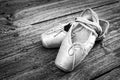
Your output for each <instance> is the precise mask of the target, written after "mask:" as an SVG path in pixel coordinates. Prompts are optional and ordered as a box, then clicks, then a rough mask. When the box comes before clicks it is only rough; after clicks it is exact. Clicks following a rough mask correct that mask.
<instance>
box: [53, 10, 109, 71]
mask: <svg viewBox="0 0 120 80" xmlns="http://www.w3.org/2000/svg"><path fill="white" fill-rule="evenodd" d="M99 24H101V25H99ZM101 26H104V27H105V28H106V27H107V28H108V26H109V23H108V22H107V21H104V20H99V19H98V16H97V14H96V13H95V12H94V11H93V10H92V9H86V10H85V11H84V12H83V13H82V15H81V17H78V18H77V19H76V25H75V26H72V27H70V29H69V31H68V33H67V34H66V36H65V38H64V39H63V41H62V44H61V46H60V49H59V52H58V55H57V57H56V59H55V64H56V66H57V67H58V68H60V69H61V70H63V71H67V72H69V71H72V70H74V68H75V67H76V66H78V65H79V64H80V63H81V61H82V60H84V59H85V57H86V56H87V55H88V53H89V51H90V50H91V49H92V47H93V45H94V43H95V41H96V39H97V38H102V36H104V35H103V33H104V32H103V30H102V28H101ZM104 31H105V30H104ZM105 32H106V31H105Z"/></svg>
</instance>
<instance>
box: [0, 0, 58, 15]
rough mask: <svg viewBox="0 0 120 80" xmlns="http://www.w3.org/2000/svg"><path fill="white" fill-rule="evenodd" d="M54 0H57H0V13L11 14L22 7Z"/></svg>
mask: <svg viewBox="0 0 120 80" xmlns="http://www.w3.org/2000/svg"><path fill="white" fill-rule="evenodd" d="M56 1H59V0H19V1H18V0H11V1H10V0H0V14H1V15H13V14H14V13H15V12H16V10H22V9H24V8H28V7H34V6H37V5H43V4H47V3H52V2H56ZM21 5H22V6H21Z"/></svg>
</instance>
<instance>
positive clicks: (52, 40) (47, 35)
mask: <svg viewBox="0 0 120 80" xmlns="http://www.w3.org/2000/svg"><path fill="white" fill-rule="evenodd" d="M74 23H75V22H69V23H65V24H60V25H58V26H56V27H53V28H51V29H49V30H47V31H45V32H44V33H43V34H42V35H41V40H42V45H43V46H44V47H46V48H58V47H60V45H61V43H62V41H63V39H64V37H65V36H66V33H67V32H68V31H69V29H70V27H71V26H73V25H74Z"/></svg>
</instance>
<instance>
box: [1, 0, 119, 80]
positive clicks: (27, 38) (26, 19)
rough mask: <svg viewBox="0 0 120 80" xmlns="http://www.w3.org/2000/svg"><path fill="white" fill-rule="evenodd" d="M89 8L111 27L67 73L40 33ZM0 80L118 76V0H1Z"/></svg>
mask: <svg viewBox="0 0 120 80" xmlns="http://www.w3.org/2000/svg"><path fill="white" fill-rule="evenodd" d="M86 8H92V9H93V10H95V11H96V12H97V13H98V15H99V17H100V18H102V19H106V20H108V21H109V22H110V28H109V31H108V34H107V36H106V38H105V39H104V40H103V41H101V42H96V44H95V46H94V48H93V49H92V50H91V52H90V53H89V55H88V56H87V57H86V58H85V60H83V62H82V63H81V64H80V65H79V66H78V67H77V68H76V69H75V70H74V71H72V72H70V73H65V72H63V71H61V70H59V69H58V68H57V67H56V66H55V64H54V60H55V58H56V55H57V52H58V49H45V48H44V47H43V46H42V45H41V38H40V35H41V33H43V32H44V31H45V30H47V29H49V28H51V27H53V26H56V25H58V24H59V23H64V22H67V21H72V20H73V19H74V18H75V17H78V16H79V15H80V13H81V12H82V11H83V10H84V9H86ZM101 43H102V44H104V47H103V46H101ZM0 80H120V0H0Z"/></svg>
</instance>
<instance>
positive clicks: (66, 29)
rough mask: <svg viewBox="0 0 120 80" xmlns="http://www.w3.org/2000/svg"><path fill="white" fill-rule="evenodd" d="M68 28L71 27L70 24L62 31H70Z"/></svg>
mask: <svg viewBox="0 0 120 80" xmlns="http://www.w3.org/2000/svg"><path fill="white" fill-rule="evenodd" d="M70 27H71V24H70V23H69V24H68V25H66V26H65V27H64V30H65V31H67V32H68V31H69V29H70Z"/></svg>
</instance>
